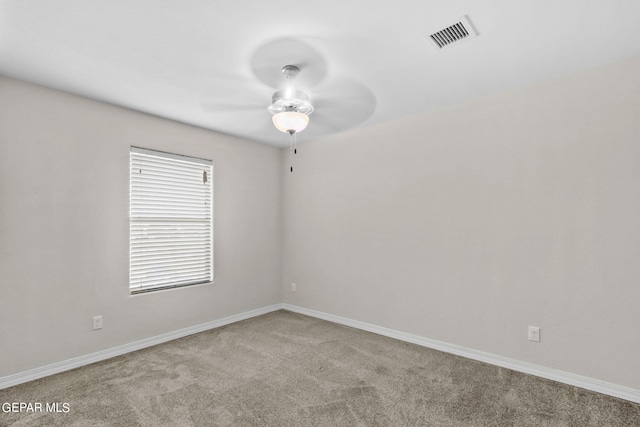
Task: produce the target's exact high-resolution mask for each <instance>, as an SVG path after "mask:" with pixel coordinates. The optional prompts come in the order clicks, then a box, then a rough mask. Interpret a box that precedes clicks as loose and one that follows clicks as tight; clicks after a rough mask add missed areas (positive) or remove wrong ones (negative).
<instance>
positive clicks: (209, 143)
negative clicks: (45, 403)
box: [0, 78, 281, 377]
mask: <svg viewBox="0 0 640 427" xmlns="http://www.w3.org/2000/svg"><path fill="white" fill-rule="evenodd" d="M131 145H136V146H140V147H147V148H152V149H158V150H164V151H169V152H175V153H180V154H185V155H192V156H197V157H203V158H208V159H212V160H213V161H214V168H215V170H214V178H215V182H214V211H215V212H214V215H215V226H214V232H215V251H216V252H215V265H216V271H215V277H216V283H215V284H214V285H203V286H196V287H190V288H182V289H176V290H170V291H162V292H154V293H151V294H146V295H136V296H130V295H129V290H128V280H129V273H128V262H129V254H128V244H129V222H128V221H129V219H128V206H129V199H128V197H129V182H128V180H129V147H130V146H131ZM279 162H280V159H279V152H278V150H276V149H274V148H270V147H266V146H262V145H258V144H254V143H250V142H247V141H242V140H239V139H235V138H231V137H228V136H224V135H219V134H215V133H213V132H209V131H205V130H202V129H198V128H194V127H190V126H186V125H182V124H178V123H175V122H171V121H167V120H162V119H158V118H154V117H151V116H147V115H145V114H141V113H136V112H133V111H129V110H126V109H122V108H118V107H114V106H110V105H106V104H103V103H99V102H94V101H90V100H87V99H83V98H79V97H75V96H73V95H68V94H64V93H60V92H56V91H52V90H48V89H44V88H40V87H36V86H32V85H28V84H26V83H21V82H17V81H14V80H10V79H6V78H0V282H1V284H0V293H1V295H0V326H1V327H0V377H2V376H6V375H10V374H13V373H18V372H22V371H26V370H28V369H31V368H35V367H40V366H44V365H46V364H49V363H53V362H59V361H63V360H67V359H69V358H72V357H76V356H80V355H84V354H88V353H92V352H95V351H99V350H102V349H107V348H111V347H114V346H117V345H122V344H127V343H130V342H133V341H136V340H139V339H143V338H147V337H152V336H156V335H159V334H162V333H166V332H171V331H175V330H177V329H181V328H184V327H188V326H193V325H197V324H200V323H204V322H207V321H212V320H216V319H220V318H223V317H226V316H229V315H232V314H237V313H241V312H245V311H247V310H251V309H255V308H262V307H265V306H269V305H271V304H275V303H277V302H279V301H280V293H281V291H280V287H279V284H280V258H279V257H280V253H279V248H280V228H279V227H280V200H279V195H280V176H279V172H278V170H279V169H278V165H279ZM95 315H103V316H104V329H102V330H101V331H97V332H94V331H92V329H91V326H92V325H91V318H92V316H95Z"/></svg>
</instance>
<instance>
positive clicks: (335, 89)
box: [205, 37, 376, 170]
mask: <svg viewBox="0 0 640 427" xmlns="http://www.w3.org/2000/svg"><path fill="white" fill-rule="evenodd" d="M329 65H330V64H328V62H327V61H326V60H325V56H324V55H323V54H321V53H320V52H319V51H318V50H316V49H315V48H313V47H311V46H310V45H309V44H307V43H305V42H302V41H300V39H295V38H289V37H286V38H278V39H275V40H272V41H270V42H267V43H266V44H264V45H262V46H261V47H260V48H258V49H256V50H255V51H254V54H253V55H252V56H251V60H250V71H251V74H252V76H253V78H252V79H249V80H245V81H244V84H242V82H240V81H238V77H236V78H235V80H236V83H235V84H234V85H229V86H228V87H229V90H233V93H229V96H228V97H225V96H224V95H223V94H219V96H220V97H219V98H218V100H217V102H216V103H215V104H210V103H209V104H205V106H207V107H208V108H206V109H207V110H208V111H211V110H213V111H215V112H216V114H215V117H212V119H214V120H217V121H218V122H219V123H220V124H221V127H222V128H223V129H225V132H227V133H235V134H237V135H239V136H246V137H248V138H249V139H259V140H262V141H265V142H268V143H270V144H272V145H276V146H282V143H281V142H279V141H280V138H279V137H278V136H277V132H274V130H275V129H274V126H275V128H276V129H277V130H278V131H280V132H284V133H286V134H288V135H289V136H290V146H291V152H292V159H293V155H295V154H296V153H297V147H296V140H297V139H298V133H300V132H302V131H303V130H304V131H305V132H304V134H303V138H304V140H305V141H310V140H312V139H317V138H320V137H324V136H328V135H330V134H333V133H337V132H340V131H343V130H346V129H349V128H352V127H355V126H357V125H358V124H360V123H362V122H364V121H365V120H366V119H368V118H369V117H370V116H371V115H372V114H373V112H374V111H375V108H376V98H375V96H374V95H373V93H372V92H371V90H369V89H368V88H367V87H366V86H364V85H363V84H362V83H360V82H359V81H356V80H353V79H350V78H348V77H346V76H344V75H343V74H342V73H340V72H338V71H336V70H339V69H341V67H336V66H334V67H331V68H330V67H329ZM330 69H331V71H333V72H329V71H330ZM257 83H262V85H259V84H258V85H256V84H257ZM266 87H268V88H270V89H271V94H272V95H271V103H269V98H267V97H266V96H265V95H266V93H265V92H267V91H266V90H265V89H266ZM274 90H275V92H274ZM267 93H269V92H267ZM261 94H262V95H261ZM267 96H268V95H267ZM211 107H213V108H211ZM269 118H271V120H269ZM236 124H237V127H235V128H232V127H233V126H236ZM291 169H292V167H290V170H291Z"/></svg>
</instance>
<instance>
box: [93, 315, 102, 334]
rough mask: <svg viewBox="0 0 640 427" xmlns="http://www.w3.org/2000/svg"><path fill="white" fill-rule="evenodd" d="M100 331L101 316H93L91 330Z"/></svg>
mask: <svg viewBox="0 0 640 427" xmlns="http://www.w3.org/2000/svg"><path fill="white" fill-rule="evenodd" d="M97 329H102V316H93V330H94V331H95V330H97Z"/></svg>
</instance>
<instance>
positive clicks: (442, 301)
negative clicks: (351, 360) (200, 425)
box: [282, 58, 640, 389]
mask: <svg viewBox="0 0 640 427" xmlns="http://www.w3.org/2000/svg"><path fill="white" fill-rule="evenodd" d="M638 76H640V59H637V58H636V59H633V60H628V61H624V62H620V63H617V64H613V65H610V66H607V67H604V68H599V69H595V70H591V71H588V72H583V73H580V74H577V75H573V76H569V77H566V78H562V79H558V80H554V81H549V82H544V83H540V84H536V85H534V86H531V87H527V88H524V89H520V90H516V91H512V92H509V93H503V94H500V95H497V96H493V97H490V98H485V99H482V100H478V101H475V102H470V103H466V104H463V105H457V106H454V107H450V108H447V109H444V110H440V111H437V112H433V113H429V114H422V115H418V116H414V117H410V118H406V119H402V120H399V121H396V122H393V123H387V124H384V125H380V126H374V127H370V128H366V129H362V130H356V131H353V132H350V133H345V134H342V135H338V136H335V137H330V138H327V139H325V140H322V141H317V142H313V143H310V144H306V145H303V146H302V147H300V150H299V154H298V156H297V158H296V172H295V173H294V174H290V173H288V172H283V179H284V181H283V197H284V200H283V208H282V209H283V227H284V229H283V233H284V234H283V236H284V240H283V258H282V260H283V283H282V289H283V298H284V301H285V302H289V303H292V304H296V305H300V306H303V307H306V308H310V309H314V310H319V311H323V312H326V313H330V314H334V315H339V316H344V317H347V318H352V319H356V320H359V321H363V322H368V323H372V324H375V325H379V326H384V327H388V328H393V329H396V330H400V331H403V332H408V333H413V334H416V335H420V336H423V337H427V338H432V339H436V340H441V341H445V342H448V343H451V344H457V345H460V346H464V347H468V348H471V349H475V350H480V351H485V352H489V353H492V354H495V355H500V356H505V357H510V358H514V359H518V360H521V361H526V362H532V363H535V364H539V365H543V366H546V367H550V368H556V369H560V370H563V371H567V372H572V373H576V374H580V375H584V376H587V377H591V378H595V379H600V380H604V381H607V382H611V383H615V384H619V385H625V386H628V387H632V388H635V389H640V369H637V367H638V361H639V360H640V339H639V338H638V337H639V336H640V335H639V333H638V326H639V325H640V308H639V307H640V285H639V283H638V280H639V278H640V261H639V255H640V78H639V77H638ZM311 125H313V123H312V124H311ZM287 156H288V153H286V152H285V153H282V159H283V161H288V160H287ZM291 282H296V284H297V293H292V292H291V291H290V284H291ZM528 325H536V326H539V327H540V328H541V336H542V341H541V342H540V343H532V342H529V341H528V340H527V326H528Z"/></svg>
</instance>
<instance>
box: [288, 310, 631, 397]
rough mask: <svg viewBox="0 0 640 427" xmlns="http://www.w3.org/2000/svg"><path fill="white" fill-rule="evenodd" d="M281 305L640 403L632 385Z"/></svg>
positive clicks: (391, 336)
mask: <svg viewBox="0 0 640 427" xmlns="http://www.w3.org/2000/svg"><path fill="white" fill-rule="evenodd" d="M281 306H282V307H281V308H283V309H285V310H288V311H292V312H295V313H300V314H304V315H307V316H311V317H315V318H318V319H323V320H328V321H329V322H333V323H339V324H341V325H345V326H350V327H352V328H356V329H362V330H364V331H368V332H373V333H375V334H378V335H384V336H386V337H390V338H395V339H398V340H401V341H406V342H410V343H413V344H417V345H420V346H423V347H428V348H432V349H434V350H439V351H443V352H446V353H451V354H455V355H458V356H462V357H466V358H468V359H473V360H478V361H480V362H485V363H489V364H491V365H496V366H500V367H503V368H507V369H511V370H514V371H518V372H524V373H525V374H531V375H535V376H538V377H542V378H546V379H549V380H553V381H557V382H560V383H564V384H569V385H572V386H576V387H580V388H583V389H586V390H591V391H595V392H597V393H602V394H606V395H608V396H613V397H617V398H620V399H624V400H629V401H631V402H635V403H640V390H636V389H633V388H629V387H625V386H621V385H617V384H612V383H608V382H605V381H600V380H596V379H593V378H588V377H583V376H581V375H576V374H572V373H569V372H564V371H559V370H556V369H552V368H546V367H544V366H540V365H535V364H532V363H527V362H522V361H520V360H515V359H510V358H508V357H503V356H496V355H494V354H490V353H485V352H482V351H477V350H472V349H470V348H466V347H461V346H459V345H455V344H449V343H446V342H442V341H436V340H432V339H429V338H424V337H420V336H418V335H412V334H407V333H404V332H400V331H396V330H393V329H388V328H384V327H381V326H376V325H372V324H370V323H365V322H360V321H357V320H352V319H348V318H345V317H340V316H335V315H333V314H328V313H323V312H320V311H315V310H310V309H307V308H303V307H298V306H295V305H291V304H282V305H281Z"/></svg>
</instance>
